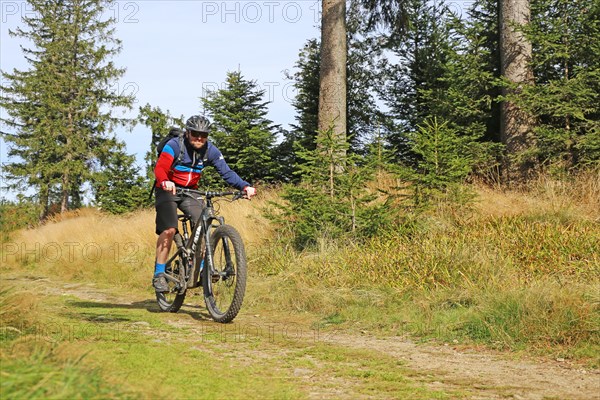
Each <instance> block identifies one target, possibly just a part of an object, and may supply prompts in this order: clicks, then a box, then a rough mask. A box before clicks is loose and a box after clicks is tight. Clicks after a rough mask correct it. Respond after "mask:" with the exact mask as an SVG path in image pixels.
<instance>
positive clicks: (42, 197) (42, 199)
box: [38, 183, 50, 222]
mask: <svg viewBox="0 0 600 400" xmlns="http://www.w3.org/2000/svg"><path fill="white" fill-rule="evenodd" d="M49 201H50V187H49V185H48V184H47V183H42V184H40V192H39V207H40V213H39V216H38V219H39V221H40V222H42V221H44V220H45V219H46V218H47V217H48V202H49Z"/></svg>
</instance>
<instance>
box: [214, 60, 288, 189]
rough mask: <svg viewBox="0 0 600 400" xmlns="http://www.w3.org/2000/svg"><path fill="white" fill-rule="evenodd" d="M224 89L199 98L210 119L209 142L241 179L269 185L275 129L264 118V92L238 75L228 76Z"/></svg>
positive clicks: (272, 166) (273, 125)
mask: <svg viewBox="0 0 600 400" xmlns="http://www.w3.org/2000/svg"><path fill="white" fill-rule="evenodd" d="M226 82H227V86H226V87H225V88H223V89H218V90H216V91H214V92H210V93H209V94H208V95H207V96H206V97H204V98H202V105H203V107H204V109H206V111H207V112H208V113H209V115H210V116H211V119H212V123H213V125H212V129H211V139H210V140H212V141H214V143H215V144H216V145H217V147H219V150H221V152H222V153H223V156H224V157H225V160H226V161H227V163H228V164H229V165H230V166H231V168H232V169H233V170H235V171H236V172H237V173H238V174H239V175H240V176H241V177H243V179H246V180H249V181H251V182H256V181H270V180H272V179H273V177H274V176H275V168H276V166H275V163H274V161H273V147H274V144H275V139H276V137H277V133H278V131H279V129H280V126H279V125H275V124H273V122H272V121H271V120H269V119H268V118H267V117H266V115H267V104H268V102H266V101H263V98H264V95H265V90H262V89H260V88H259V87H258V85H257V84H256V82H254V81H250V80H246V79H244V77H243V76H242V74H241V72H228V73H227V78H226Z"/></svg>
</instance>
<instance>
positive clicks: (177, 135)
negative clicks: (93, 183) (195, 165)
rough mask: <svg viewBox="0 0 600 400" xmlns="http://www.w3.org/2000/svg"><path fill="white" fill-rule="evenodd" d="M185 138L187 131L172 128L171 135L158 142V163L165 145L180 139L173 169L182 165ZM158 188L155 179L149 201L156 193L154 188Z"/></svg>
mask: <svg viewBox="0 0 600 400" xmlns="http://www.w3.org/2000/svg"><path fill="white" fill-rule="evenodd" d="M184 137H185V131H184V130H182V129H179V128H171V129H170V130H169V134H168V135H167V136H165V137H164V138H162V139H161V140H160V142H158V145H157V146H156V157H157V161H158V157H159V156H160V153H162V151H163V149H164V148H165V145H166V144H167V142H168V141H169V140H171V139H173V138H178V139H179V154H177V157H175V158H174V159H173V164H171V168H173V166H175V165H177V164H180V163H181V160H183V154H184V153H183V151H182V149H183V146H184V143H183V139H184ZM155 166H156V165H155ZM155 187H156V179H154V183H153V184H152V189H150V196H148V199H151V198H152V194H153V193H154V188H155Z"/></svg>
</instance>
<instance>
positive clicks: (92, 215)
mask: <svg viewBox="0 0 600 400" xmlns="http://www.w3.org/2000/svg"><path fill="white" fill-rule="evenodd" d="M475 189H476V190H477V192H478V198H479V201H478V203H477V204H476V205H475V207H473V208H472V209H466V208H464V209H463V208H460V207H448V206H443V207H442V206H440V207H438V208H435V209H433V210H431V211H430V212H428V213H425V214H421V215H420V216H410V218H407V221H409V222H410V223H407V224H405V225H403V226H399V227H398V229H397V230H396V231H395V232H392V233H389V234H387V235H386V236H385V237H379V238H376V239H374V240H371V241H368V242H366V243H325V242H324V243H323V245H322V246H321V247H320V248H319V249H318V250H315V251H311V252H309V251H306V252H297V251H295V250H293V248H292V247H290V246H289V245H286V244H285V243H283V242H282V241H280V240H277V235H278V232H276V231H275V230H274V229H273V227H272V226H270V225H269V223H268V222H267V221H266V220H265V219H263V218H262V217H261V216H260V215H261V214H260V210H261V209H262V208H264V207H267V204H268V201H269V200H273V199H276V198H277V195H276V193H274V192H271V193H267V194H264V195H263V196H264V197H263V198H262V199H258V200H253V201H252V202H247V201H244V202H242V201H239V202H236V203H233V204H227V203H222V204H221V205H222V207H221V213H222V214H223V215H224V216H225V218H226V221H227V222H228V223H231V224H232V225H234V226H236V228H237V229H238V230H239V231H240V232H241V234H242V236H243V237H244V239H245V242H246V247H247V251H248V255H249V269H250V279H249V286H248V291H247V296H246V300H245V304H244V309H243V310H242V312H243V313H246V314H267V315H269V314H274V313H280V314H286V313H287V314H294V315H301V316H304V315H307V316H308V317H307V318H308V319H310V320H311V321H312V322H311V323H313V324H314V326H315V327H318V328H323V329H338V330H348V331H357V330H366V331H369V332H372V333H374V334H377V335H390V334H391V335H404V334H410V335H417V336H418V337H422V338H425V339H430V340H439V341H443V342H451V341H454V340H456V341H459V342H460V343H461V344H463V343H464V344H469V343H470V344H475V345H479V344H484V345H486V346H489V347H492V348H497V349H504V350H518V351H525V352H529V353H534V354H542V355H545V356H547V357H562V358H569V359H573V360H576V361H578V362H581V363H585V364H588V365H591V366H595V367H598V366H600V360H599V357H598V355H599V354H600V330H599V329H598V327H599V326H600V298H599V297H598V293H600V259H599V257H600V256H599V255H600V178H599V177H598V174H597V173H595V174H594V173H590V174H588V175H585V176H580V177H579V178H578V179H574V180H572V181H569V182H567V181H557V180H552V179H550V178H544V179H540V181H539V182H537V183H536V184H535V185H534V186H533V187H531V188H530V189H529V191H527V192H524V191H507V190H498V189H495V190H494V189H490V188H488V187H476V188H475ZM153 232H154V212H153V211H140V212H137V213H133V214H131V215H127V216H121V217H115V216H107V215H104V214H101V213H98V212H96V211H93V210H83V211H80V212H79V213H78V215H72V216H68V217H66V218H65V217H63V219H62V220H57V221H55V222H50V223H47V224H46V225H44V226H42V227H40V228H38V229H35V230H22V231H18V232H16V233H15V234H14V235H13V236H12V237H11V241H10V242H7V243H4V244H3V246H2V255H1V257H2V262H3V264H4V266H5V269H4V270H5V271H12V273H15V272H18V273H25V274H31V275H36V274H38V275H42V276H44V275H46V276H56V277H58V278H60V279H63V280H69V281H74V282H82V283H87V282H94V283H96V284H97V285H100V286H103V285H104V286H106V287H110V288H111V290H113V291H117V292H121V293H126V292H134V293H145V294H147V295H149V296H151V294H152V293H151V289H150V288H149V276H150V274H151V271H152V264H153V258H154V241H155V238H156V237H155V235H154V234H153ZM264 239H268V240H266V241H265V240H264ZM269 239H270V240H269ZM69 307H72V305H70V306H69ZM77 307H78V306H77ZM2 308H3V309H4V306H3V307H2ZM23 309H30V310H32V311H31V313H30V317H29V318H32V320H35V316H36V315H37V314H38V312H37V311H36V310H35V307H34V306H32V307H28V306H26V307H23ZM87 312H88V313H90V312H91V311H90V310H89V309H88V311H87ZM113 312H114V310H113ZM135 312H137V311H136V310H131V309H127V310H126V311H125V312H123V313H122V314H119V315H121V317H123V318H129V317H131V314H132V313H133V314H135ZM146 317H147V316H146ZM146 317H145V318H146ZM3 318H4V317H3ZM91 318H93V316H91ZM136 318H141V316H140V315H138V316H137V317H136ZM146 319H147V318H146ZM151 323H153V324H154V323H155V324H157V325H156V326H151V328H152V329H155V328H157V327H158V328H159V329H161V330H165V329H169V328H168V327H166V326H165V325H164V324H163V323H161V322H160V321H159V320H156V321H155V322H152V321H151ZM158 328H157V329H158ZM105 345H106V346H108V347H110V343H109V344H105ZM159 347H160V346H159ZM142 349H143V347H142V348H140V350H139V351H140V352H142ZM157 349H158V347H157ZM155 350H156V349H155ZM155 350H153V351H155ZM112 351H117V350H116V347H115V348H112V350H110V351H107V353H108V354H111V352H112ZM124 358H125V359H127V358H126V357H124ZM75 359H77V358H75ZM105 361H106V362H108V361H107V360H105ZM147 361H148V362H150V361H152V360H147ZM123 362H126V361H125V360H124V361H123ZM133 362H134V360H133V359H132V360H130V361H128V363H129V364H123V365H121V366H120V367H119V368H121V370H123V371H125V370H128V369H130V368H134V369H135V365H134V364H133ZM99 365H102V363H100V364H99ZM117 369H118V368H117ZM254 372H256V373H261V371H260V370H257V371H254ZM263 372H264V371H263ZM103 373H108V372H106V371H104V372H103ZM157 373H158V372H157ZM141 376H142V375H141V374H140V377H141ZM210 376H211V375H206V376H205V375H202V376H201V375H198V379H209V377H210ZM240 379H241V378H240ZM382 379H383V378H382ZM177 384H179V383H177V382H176V383H174V385H175V386H176V385H177ZM138 389H139V390H142V389H143V388H138ZM280 389H281V396H283V397H285V396H287V394H286V393H288V392H287V391H288V390H291V389H289V388H288V387H285V385H284V386H282V387H281V388H280ZM290 393H295V392H293V390H292V392H290ZM296 394H297V393H295V394H293V395H292V396H295V395H296Z"/></svg>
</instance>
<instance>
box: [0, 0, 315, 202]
mask: <svg viewBox="0 0 600 400" xmlns="http://www.w3.org/2000/svg"><path fill="white" fill-rule="evenodd" d="M320 3H321V2H320V0H317V1H315V0H296V1H194V0H191V1H190V0H188V1H173V0H171V1H166V0H157V1H154V0H137V1H117V2H115V3H114V4H113V5H111V6H110V8H109V9H107V10H106V16H107V17H109V16H110V17H114V18H115V20H116V23H115V25H114V27H115V28H116V33H115V36H116V37H117V38H119V39H120V40H121V41H122V46H123V49H122V51H121V53H120V54H119V55H118V56H116V57H114V59H113V60H114V61H115V63H116V65H118V66H120V67H125V68H126V69H127V71H126V73H125V75H124V76H123V77H122V78H121V79H120V80H119V82H118V83H116V84H115V90H118V91H119V92H125V93H134V94H135V96H136V98H137V100H136V104H135V105H134V109H133V110H132V111H131V112H129V113H127V115H129V116H132V117H135V116H136V115H137V110H138V108H139V107H140V106H143V105H145V104H146V103H149V104H151V105H152V106H158V107H160V108H161V109H162V110H163V111H166V110H169V112H170V113H171V115H174V116H180V115H184V116H185V117H186V118H187V117H189V116H190V115H193V114H198V113H202V110H201V108H200V107H201V105H200V97H201V96H202V95H203V94H204V93H206V91H207V90H214V89H216V88H220V87H223V85H224V80H225V76H226V72H228V71H238V70H239V71H241V72H242V75H243V76H244V77H245V78H246V79H250V80H254V81H256V83H257V84H258V86H259V87H260V88H261V89H265V90H266V93H265V100H268V101H270V103H269V105H268V109H269V114H268V117H269V118H270V119H271V120H273V121H274V122H276V123H278V124H282V125H283V127H284V128H285V127H288V126H289V124H290V123H293V122H294V115H295V112H294V109H293V107H292V105H291V100H292V99H293V98H294V96H295V91H294V88H293V87H292V86H291V82H290V81H289V80H287V79H286V78H285V72H286V71H292V70H293V67H294V63H295V62H296V60H297V59H298V52H299V51H300V49H301V48H302V46H303V45H304V43H305V42H306V41H307V40H308V39H310V38H316V37H318V36H319V29H318V26H319V23H320V14H319V13H320ZM0 11H1V15H0V69H1V70H2V71H12V70H13V68H17V69H20V70H24V69H28V65H27V63H26V62H25V60H24V58H23V53H22V51H21V49H20V46H21V45H25V46H26V47H27V45H28V44H27V43H26V42H24V41H23V40H22V39H18V38H11V37H10V36H9V34H8V32H9V30H11V29H12V30H14V29H15V28H17V27H19V26H21V27H23V28H25V25H24V24H23V22H22V20H21V18H22V16H24V15H25V16H26V15H31V14H32V11H31V7H30V6H29V5H28V4H27V3H26V2H24V1H6V0H0ZM0 112H1V113H2V115H3V116H6V114H5V111H4V110H1V109H0ZM116 134H117V136H118V137H120V138H121V139H123V140H124V141H125V142H126V144H127V150H128V152H129V153H132V154H135V155H136V157H137V160H138V165H140V166H143V165H144V161H143V158H144V154H145V153H146V151H147V150H148V148H149V146H150V139H151V134H150V130H149V129H148V128H146V127H145V126H143V125H138V126H136V127H135V128H134V129H133V130H132V131H131V132H129V131H127V130H124V129H120V130H118V131H116ZM6 150H7V149H6V146H5V143H4V142H1V143H0V161H1V162H2V165H3V164H4V163H6V162H7V156H6ZM2 186H3V185H2ZM4 194H5V195H6V194H7V193H4ZM5 197H6V196H5Z"/></svg>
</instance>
